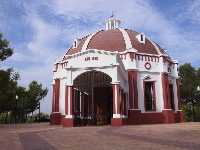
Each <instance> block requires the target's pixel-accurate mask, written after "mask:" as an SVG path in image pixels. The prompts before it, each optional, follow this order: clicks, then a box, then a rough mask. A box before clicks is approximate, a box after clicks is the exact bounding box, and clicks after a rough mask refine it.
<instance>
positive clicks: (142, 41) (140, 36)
mask: <svg viewBox="0 0 200 150" xmlns="http://www.w3.org/2000/svg"><path fill="white" fill-rule="evenodd" d="M136 38H137V40H138V41H139V42H140V43H142V44H145V35H144V33H140V34H138V35H137V36H136Z"/></svg>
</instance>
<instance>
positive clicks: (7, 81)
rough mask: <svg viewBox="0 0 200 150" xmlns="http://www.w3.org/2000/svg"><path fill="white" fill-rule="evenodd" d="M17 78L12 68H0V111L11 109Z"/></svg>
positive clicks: (17, 75)
mask: <svg viewBox="0 0 200 150" xmlns="http://www.w3.org/2000/svg"><path fill="white" fill-rule="evenodd" d="M18 78H19V74H17V73H15V72H13V70H12V69H8V70H6V71H4V70H0V85H1V86H0V113H1V112H8V111H11V110H13V108H14V102H15V96H16V88H17V80H18Z"/></svg>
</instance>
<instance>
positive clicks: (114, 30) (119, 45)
mask: <svg viewBox="0 0 200 150" xmlns="http://www.w3.org/2000/svg"><path fill="white" fill-rule="evenodd" d="M109 21H113V23H112V22H111V24H110V25H109V22H108V24H106V30H100V31H97V32H96V33H93V34H90V35H88V36H85V37H83V38H81V39H76V40H75V42H76V43H75V46H72V47H71V48H70V49H69V50H68V51H67V53H66V54H67V55H72V54H75V53H77V52H80V51H82V50H89V49H96V50H104V51H111V52H116V51H118V52H123V51H125V50H129V49H134V50H135V51H136V52H137V53H145V54H153V55H162V54H166V53H165V51H164V50H163V49H162V48H161V47H160V46H159V45H158V44H156V43H155V42H153V41H152V40H150V38H148V37H147V36H145V34H144V33H139V32H136V31H133V30H130V29H122V28H119V23H120V22H119V20H116V19H113V20H112V19H109ZM115 21H116V22H117V21H118V22H117V23H116V22H115ZM116 24H117V27H115V26H111V25H116Z"/></svg>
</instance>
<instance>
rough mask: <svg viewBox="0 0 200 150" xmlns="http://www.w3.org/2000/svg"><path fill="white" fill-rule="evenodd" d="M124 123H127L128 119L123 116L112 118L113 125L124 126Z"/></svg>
mask: <svg viewBox="0 0 200 150" xmlns="http://www.w3.org/2000/svg"><path fill="white" fill-rule="evenodd" d="M124 124H126V119H123V118H112V119H111V125H112V126H122V125H124Z"/></svg>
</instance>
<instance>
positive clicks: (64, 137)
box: [0, 123, 200, 150]
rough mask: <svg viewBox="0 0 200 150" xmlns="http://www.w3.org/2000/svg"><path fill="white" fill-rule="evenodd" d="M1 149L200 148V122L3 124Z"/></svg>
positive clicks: (115, 149)
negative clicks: (78, 124) (62, 124)
mask: <svg viewBox="0 0 200 150" xmlns="http://www.w3.org/2000/svg"><path fill="white" fill-rule="evenodd" d="M0 135H1V136H0V150H21V149H25V150H68V149H69V150H82V149H83V150H129V149H131V150H133V149H136V150H140V149H141V150H147V149H148V150H149V149H156V150H157V149H158V150H165V149H173V150H184V149H185V150H186V149H188V150H193V149H194V150H200V123H180V124H156V125H134V126H122V127H111V126H98V127H95V126H93V127H92V126H90V127H75V128H63V127H62V126H52V125H49V124H47V123H41V124H19V125H16V126H14V125H12V126H9V125H0Z"/></svg>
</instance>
